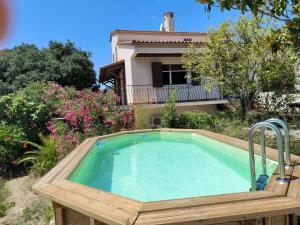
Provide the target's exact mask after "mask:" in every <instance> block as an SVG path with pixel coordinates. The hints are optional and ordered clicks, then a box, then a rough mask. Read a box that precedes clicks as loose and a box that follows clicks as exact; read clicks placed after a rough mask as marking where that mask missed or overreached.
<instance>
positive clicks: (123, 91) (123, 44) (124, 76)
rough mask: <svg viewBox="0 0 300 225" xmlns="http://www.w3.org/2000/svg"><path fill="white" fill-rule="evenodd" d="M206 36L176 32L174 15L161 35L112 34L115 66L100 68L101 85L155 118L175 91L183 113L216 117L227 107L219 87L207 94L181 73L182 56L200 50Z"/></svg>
mask: <svg viewBox="0 0 300 225" xmlns="http://www.w3.org/2000/svg"><path fill="white" fill-rule="evenodd" d="M206 35H207V33H204V32H175V31H174V14H173V13H172V12H168V13H165V14H164V24H163V26H162V27H161V30H160V31H138V30H115V31H113V32H111V35H110V41H111V46H112V61H113V62H112V63H111V64H109V65H106V66H103V67H101V68H100V77H99V81H100V82H101V83H102V84H103V85H106V86H107V88H112V89H114V90H115V91H116V93H117V94H119V95H120V96H121V100H122V104H127V105H133V106H137V105H143V107H144V108H145V109H148V117H147V120H149V124H151V117H158V116H160V115H159V114H160V112H159V110H157V109H159V108H161V107H163V105H164V103H165V101H166V100H167V99H168V96H169V94H170V93H171V91H172V90H174V89H176V102H177V103H176V106H177V111H178V113H181V112H184V111H187V110H200V111H209V112H210V111H215V110H216V109H217V105H220V104H226V103H227V100H226V99H224V98H223V96H222V95H221V93H220V90H219V89H218V87H216V88H215V89H214V90H213V91H211V92H207V91H206V90H205V89H204V88H203V86H202V85H201V84H196V83H194V82H192V80H191V74H190V73H189V71H187V70H186V69H184V68H183V67H182V54H183V53H185V52H187V51H188V50H189V47H190V44H191V43H193V44H194V45H196V46H197V47H199V48H201V45H202V44H203V42H204V40H205V37H206Z"/></svg>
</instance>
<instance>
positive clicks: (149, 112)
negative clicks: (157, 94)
mask: <svg viewBox="0 0 300 225" xmlns="http://www.w3.org/2000/svg"><path fill="white" fill-rule="evenodd" d="M134 107H135V109H137V108H138V110H139V112H140V114H142V115H139V116H141V117H142V118H143V121H144V123H143V127H141V128H152V124H151V119H152V117H161V116H162V113H163V108H162V107H148V106H147V105H144V106H142V105H135V106H134ZM217 110H218V109H217V105H216V104H214V105H194V106H176V113H177V114H178V115H180V114H182V113H184V112H186V111H201V112H208V113H209V112H216V111H217ZM141 111H142V112H141Z"/></svg>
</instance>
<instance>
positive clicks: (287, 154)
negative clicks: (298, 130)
mask: <svg viewBox="0 0 300 225" xmlns="http://www.w3.org/2000/svg"><path fill="white" fill-rule="evenodd" d="M265 122H269V123H273V124H276V125H279V126H281V127H282V129H283V130H284V138H285V140H284V151H285V168H287V169H288V168H289V166H290V165H291V155H290V131H289V127H288V125H287V124H286V123H285V122H284V121H283V120H280V119H277V118H271V119H268V120H266V121H265ZM262 135H264V133H263V134H262ZM263 138H264V137H263Z"/></svg>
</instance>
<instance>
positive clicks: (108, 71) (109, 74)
mask: <svg viewBox="0 0 300 225" xmlns="http://www.w3.org/2000/svg"><path fill="white" fill-rule="evenodd" d="M121 69H125V61H124V60H120V61H117V62H114V63H111V64H108V65H105V66H103V67H100V73H99V74H100V75H99V82H100V83H103V82H105V81H108V80H111V79H114V78H115V77H116V76H117V75H118V74H119V72H120V70H121Z"/></svg>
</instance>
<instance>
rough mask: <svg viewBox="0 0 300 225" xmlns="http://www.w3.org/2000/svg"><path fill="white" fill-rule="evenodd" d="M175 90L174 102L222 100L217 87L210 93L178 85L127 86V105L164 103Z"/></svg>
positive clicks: (186, 85) (200, 86)
mask: <svg viewBox="0 0 300 225" xmlns="http://www.w3.org/2000/svg"><path fill="white" fill-rule="evenodd" d="M174 89H175V90H176V102H193V101H209V100H217V99H223V96H222V95H221V93H220V90H219V88H218V86H216V87H215V88H213V89H212V90H211V91H210V92H209V91H206V90H205V89H204V87H203V86H202V85H191V84H180V85H166V86H163V87H153V85H127V86H126V98H127V103H128V104H154V103H165V102H166V101H167V99H168V97H169V95H170V94H171V93H172V91H173V90H174Z"/></svg>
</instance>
